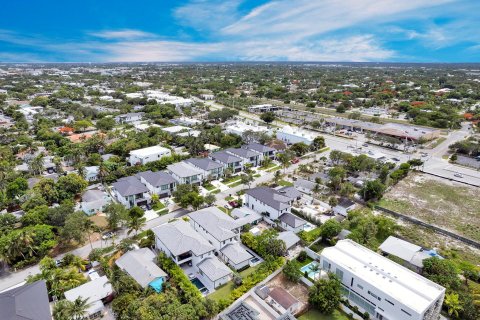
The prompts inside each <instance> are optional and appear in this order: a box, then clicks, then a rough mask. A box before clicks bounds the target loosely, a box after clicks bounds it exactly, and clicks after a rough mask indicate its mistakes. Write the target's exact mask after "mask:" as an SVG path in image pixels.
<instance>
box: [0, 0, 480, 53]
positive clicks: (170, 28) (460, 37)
mask: <svg viewBox="0 0 480 320" xmlns="http://www.w3.org/2000/svg"><path fill="white" fill-rule="evenodd" d="M2 12H3V15H2V19H0V62H154V61H155V62H187V61H188V62H190V61H191V62H197V61H201V62H215V61H325V62H328V61H337V62H341V61H344V62H375V61H378V62H480V32H479V30H480V1H477V0H402V1H400V0H342V1H337V0H275V1H266V0H256V1H253V0H244V1H242V0H231V1H221V0H192V1H172V0H170V1H162V0H139V1H122V0H116V1H112V0H85V1H59V0H49V1H37V0H24V1H8V2H5V3H3V4H2Z"/></svg>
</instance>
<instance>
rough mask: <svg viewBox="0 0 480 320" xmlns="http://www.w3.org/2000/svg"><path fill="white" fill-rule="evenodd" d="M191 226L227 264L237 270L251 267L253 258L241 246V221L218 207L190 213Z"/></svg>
mask: <svg viewBox="0 0 480 320" xmlns="http://www.w3.org/2000/svg"><path fill="white" fill-rule="evenodd" d="M188 216H189V218H190V225H191V226H192V227H193V229H194V230H195V231H196V232H198V233H199V234H200V235H201V236H202V237H204V238H205V239H206V240H207V241H208V242H209V243H211V244H212V245H213V246H214V247H215V250H216V251H217V252H218V253H219V256H220V257H221V258H222V260H223V261H225V263H227V264H229V265H230V266H231V267H232V268H234V269H235V270H239V269H242V268H245V267H247V266H248V265H249V261H250V259H252V258H253V256H252V255H251V254H250V253H249V252H248V251H247V250H245V248H243V247H242V246H241V245H240V230H241V228H242V226H243V225H242V221H241V220H234V219H232V218H231V217H230V216H228V215H226V214H225V213H224V212H223V211H221V210H220V209H218V208H217V207H209V208H205V209H202V210H198V211H195V212H192V213H190V214H189V215H188Z"/></svg>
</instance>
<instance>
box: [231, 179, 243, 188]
mask: <svg viewBox="0 0 480 320" xmlns="http://www.w3.org/2000/svg"><path fill="white" fill-rule="evenodd" d="M241 184H242V181H240V180H238V181H236V182H234V183H230V184H229V185H228V187H229V188H235V187H236V186H239V185H241Z"/></svg>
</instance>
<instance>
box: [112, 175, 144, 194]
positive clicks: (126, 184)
mask: <svg viewBox="0 0 480 320" xmlns="http://www.w3.org/2000/svg"><path fill="white" fill-rule="evenodd" d="M112 186H113V187H114V188H115V189H116V190H117V191H118V193H120V195H122V197H127V196H132V195H134V194H139V193H144V192H148V188H147V187H146V186H145V185H144V184H143V183H141V182H140V180H138V179H137V178H136V177H134V176H130V177H124V178H120V179H118V180H117V182H114V183H112Z"/></svg>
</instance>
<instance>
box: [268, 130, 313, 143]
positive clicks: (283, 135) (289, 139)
mask: <svg viewBox="0 0 480 320" xmlns="http://www.w3.org/2000/svg"><path fill="white" fill-rule="evenodd" d="M316 136H317V135H316V134H314V133H312V132H309V131H305V130H302V129H300V128H297V127H295V128H294V127H291V126H283V127H281V128H280V129H278V131H277V139H280V140H282V141H284V142H285V143H287V144H294V143H298V142H303V143H305V144H306V145H311V144H312V142H313V140H314V139H315V137H316Z"/></svg>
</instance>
